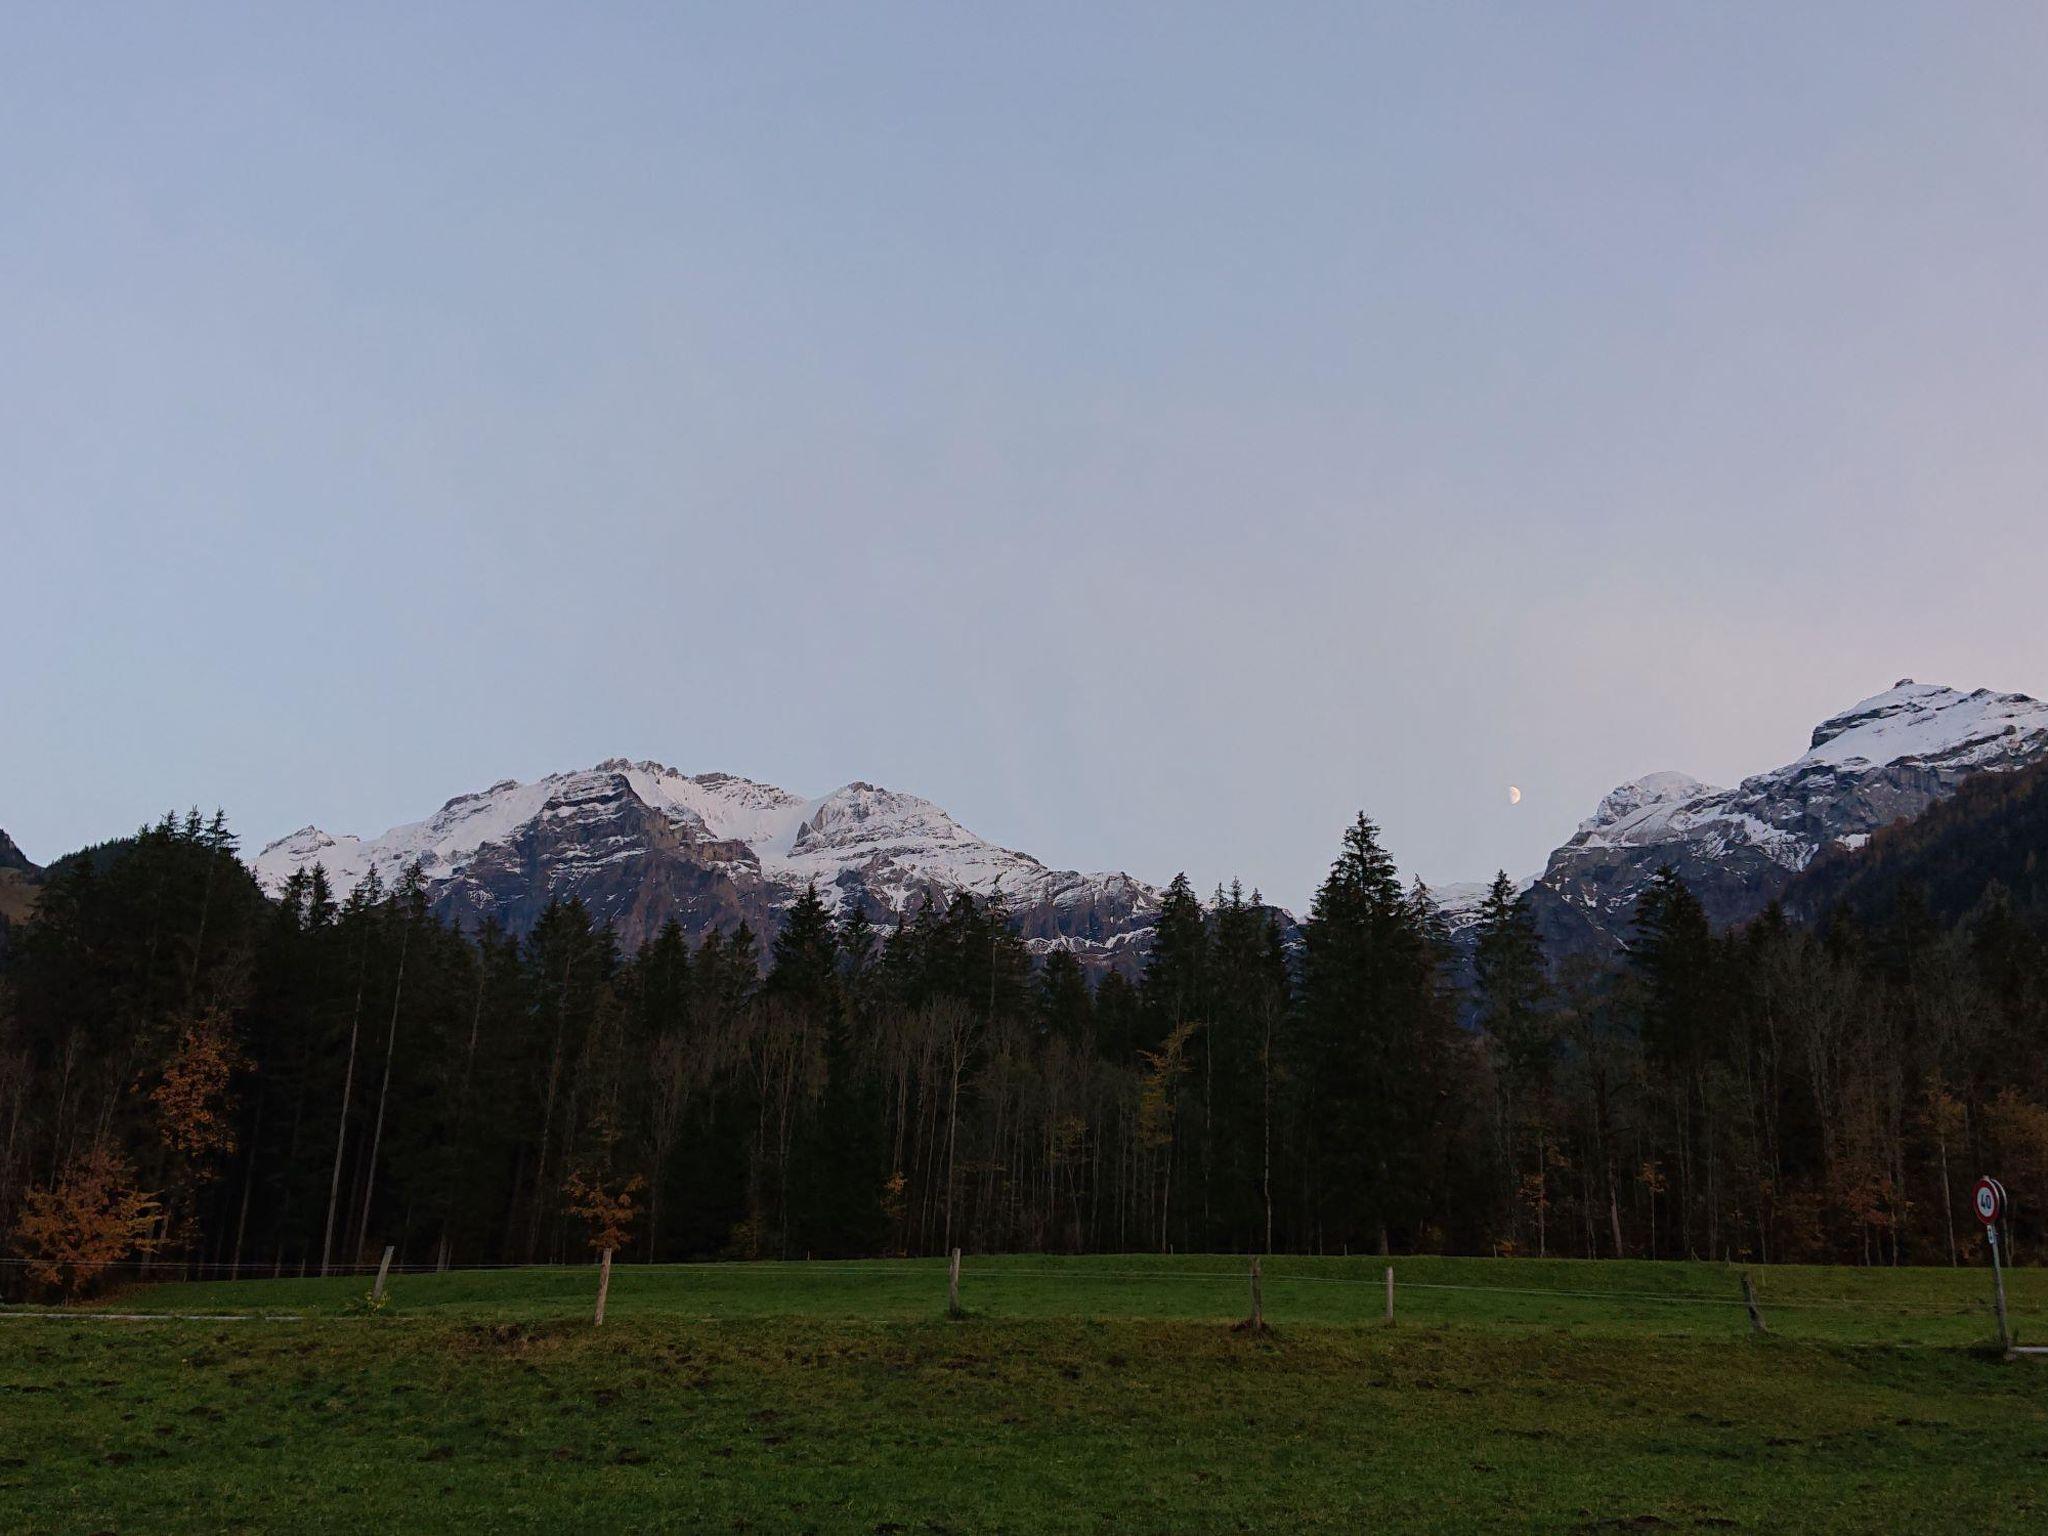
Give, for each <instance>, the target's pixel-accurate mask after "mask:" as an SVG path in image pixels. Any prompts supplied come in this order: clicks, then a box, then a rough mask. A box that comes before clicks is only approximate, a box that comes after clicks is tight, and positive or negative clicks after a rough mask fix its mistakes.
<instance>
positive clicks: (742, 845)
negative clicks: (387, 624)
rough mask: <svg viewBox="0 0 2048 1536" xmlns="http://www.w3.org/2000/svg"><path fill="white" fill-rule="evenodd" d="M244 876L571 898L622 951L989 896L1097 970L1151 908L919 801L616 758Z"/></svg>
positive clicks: (522, 917)
mask: <svg viewBox="0 0 2048 1536" xmlns="http://www.w3.org/2000/svg"><path fill="white" fill-rule="evenodd" d="M252 862H253V866H254V868H255V871H256V875H257V878H258V879H259V880H260V881H262V883H263V884H264V886H265V887H266V888H267V889H270V890H273V891H275V890H277V889H278V888H280V887H281V886H282V885H283V883H284V881H285V879H286V878H287V877H288V876H289V875H290V874H291V873H292V871H293V870H296V869H301V868H310V867H311V866H312V865H313V864H315V863H318V864H320V865H322V866H323V867H324V868H325V869H326V871H327V875H328V879H329V881H330V882H331V883H332V884H333V886H334V888H335V889H336V890H337V891H338V892H339V891H345V890H347V889H348V888H349V887H350V886H352V885H353V884H355V882H356V881H358V880H360V879H361V878H362V877H363V876H364V875H366V874H368V873H370V872H371V871H373V870H374V871H375V872H376V873H377V875H378V877H379V878H380V879H381V880H382V881H383V882H384V883H385V884H386V885H390V884H391V883H392V882H394V881H396V880H397V879H398V878H399V877H400V876H401V875H402V874H403V873H404V871H405V870H406V868H407V867H408V866H410V865H412V864H415V863H416V864H418V865H419V867H420V870H421V872H422V874H423V875H424V876H425V879H426V881H427V886H428V889H429V892H430V899H431V901H432V903H433V905H434V907H435V909H436V910H438V911H440V912H442V913H443V914H445V915H450V916H454V917H457V918H459V919H461V920H463V921H465V922H472V923H473V922H478V921H481V920H483V919H485V918H495V919H497V920H498V921H499V922H501V923H503V924H505V925H506V926H508V927H511V928H515V929H523V928H525V927H527V926H528V925H530V924H531V923H532V922H533V921H534V919H535V918H537V917H538V916H539V915H540V913H541V911H542V910H543V909H544V908H545V907H546V906H547V904H548V902H549V901H550V900H552V899H555V898H563V899H566V898H568V897H571V896H575V897H579V898H581V900H582V901H583V903H584V905H585V906H587V907H588V908H589V909H590V911H591V913H592V915H593V916H594V917H595V918H597V919H598V920H599V921H600V922H606V921H608V922H610V923H612V924H613V925H614V927H615V928H616V929H617V930H618V932H619V936H620V939H621V941H622V942H624V943H625V944H627V945H628V946H630V945H633V944H636V943H638V942H639V941H640V940H641V939H643V938H645V937H647V936H649V935H651V934H652V933H654V932H655V931H657V930H658V929H659V928H660V927H661V925H662V924H663V923H664V922H666V921H667V920H668V919H669V918H671V917H674V918H675V919H677V920H678V921H679V922H681V923H682V925H683V927H684V928H685V930H686V931H688V932H689V933H690V934H691V936H692V937H693V938H694V937H697V936H699V935H701V934H703V933H704V932H706V931H708V930H710V929H712V928H714V927H716V928H730V927H732V926H733V925H735V924H737V923H738V922H739V921H740V920H741V919H745V920H746V921H748V922H750V923H751V924H752V925H753V926H754V928H755V929H756V931H757V932H761V933H763V934H767V933H770V932H772V931H773V930H774V928H775V927H776V926H777V924H778V922H779V921H780V917H781V914H782V912H783V911H784V910H785V909H786V908H787V907H788V905H789V904H790V902H792V901H794V900H795V899H796V897H797V896H798V895H799V894H800V893H801V892H802V891H803V889H804V888H805V887H806V886H807V885H815V886H816V887H817V890H818V894H819V895H820V896H821V897H822V898H823V899H824V900H825V902H826V903H827V905H828V906H831V907H833V908H835V909H836V908H839V907H842V906H845V905H847V904H850V903H859V904H861V905H863V906H864V907H866V909H867V911H868V913H869V915H870V916H871V917H874V918H875V919H876V920H877V921H879V922H887V921H891V920H893V919H894V918H895V917H896V916H897V915H898V914H902V913H910V912H914V911H915V910H916V909H917V908H918V906H919V905H920V904H921V903H922V902H923V901H924V900H925V899H926V898H927V897H929V898H931V899H932V900H933V901H935V902H940V903H943V902H945V901H946V900H948V899H950V898H951V897H952V896H953V895H954V894H955V893H956V892H961V891H965V892H969V893H971V894H973V895H975V896H978V897H989V896H992V895H997V894H1000V896H1001V897H1002V899H1003V901H1004V902H1005V903H1006V904H1007V905H1008V907H1009V908H1010V911H1011V913H1012V915H1013V916H1014V917H1015V919H1016V921H1017V924H1018V927H1019V929H1020V931H1021V932H1022V933H1023V935H1024V937H1025V939H1026V941H1027V942H1028V943H1029V944H1030V945H1031V946H1032V947H1033V948H1034V949H1037V950H1041V951H1043V950H1047V949H1053V948H1062V947H1064V948H1071V949H1073V950H1075V951H1076V952H1077V953H1079V954H1081V955H1082V956H1083V957H1084V958H1086V959H1089V960H1091V961H1093V962H1096V963H1106V962H1108V961H1111V960H1113V959H1115V958H1116V957H1117V956H1118V955H1119V954H1120V953H1122V952H1125V951H1127V950H1129V948H1130V946H1131V945H1132V944H1133V943H1134V942H1136V941H1138V940H1140V939H1141V937H1142V935H1143V934H1144V933H1146V932H1147V931H1149V929H1150V927H1151V924H1152V922H1153V920H1154V918H1155V916H1156V914H1157V908H1158V896H1159V893H1158V892H1157V891H1156V890H1154V889H1153V888H1152V887H1151V886H1149V885H1146V884H1144V883H1143V882H1141V881H1138V880H1134V879H1132V878H1131V877H1130V876H1128V875H1124V874H1081V873H1077V872H1075V871H1071V870H1055V869H1049V868H1047V867H1046V866H1045V865H1044V864H1041V863H1040V862H1039V861H1038V860H1037V859H1034V858H1032V857H1031V856H1030V855H1028V854H1023V853H1017V852H1014V851H1012V850H1010V849H1007V848H1001V847H998V846H997V845H996V844H994V843H991V842H988V841H986V840H985V839H983V838H980V837H977V836H975V835H974V834H973V833H972V832H970V831H968V830H967V829H966V828H965V827H963V826H961V825H960V823H959V822H957V821H955V820H954V819H953V818H952V817H951V816H949V815H948V814H947V813H946V812H945V811H944V810H942V809H941V808H940V807H938V806H936V805H934V804H933V803H932V802H931V801H929V800H924V799H920V798H919V797H917V796H916V795H907V794H901V793H898V792H896V791H894V790H887V789H881V788H878V787H877V786H875V785H873V784H863V783H853V784H848V785H845V786H844V787H842V788H840V789H836V790H834V791H833V792H832V793H831V794H829V795H825V796H822V797H820V798H817V799H806V798H804V797H802V796H800V795H794V794H791V793H790V792H789V791H787V790H782V789H777V788H775V787H774V786H773V785H769V784H757V783H755V782H753V781H752V780H750V779H742V778H738V777H735V776H734V775H732V774H725V773H705V774H696V775H686V774H683V773H679V772H677V771H676V770H675V769H673V768H668V767H664V766H663V765H662V764H660V763H651V762H629V761H627V760H625V759H623V758H616V759H613V760H611V761H609V762H604V763H600V764H598V765H597V766H596V767H595V768H590V769H582V770H578V771H574V772H569V773H558V774H551V775H549V776H548V777H546V778H543V779H537V780H535V781H534V782H533V783H531V784H521V783H519V782H517V781H516V780H512V779H506V780H504V781H502V782H500V783H497V784H494V785H492V786H491V787H490V788H489V789H486V790H483V791H481V792H479V793H476V794H470V795H458V796H457V797H456V798H455V799H453V800H450V801H449V802H448V803H447V804H446V805H444V806H442V807H441V809H440V810H438V811H436V812H435V813H434V814H433V815H432V816H430V817H428V818H427V819H426V820H424V821H419V822H413V823H410V824H408V825H406V826H400V827H393V828H392V829H391V830H390V831H388V832H386V833H384V834H383V835H382V836H380V837H376V838H371V839H368V840H365V839H362V838H358V837H352V836H335V835H332V834H330V833H327V832H323V831H321V830H320V829H318V828H317V827H306V828H303V829H302V830H300V831H298V832H294V833H292V834H291V835H290V836H289V837H285V838H280V839H279V840H278V841H277V842H274V843H272V844H270V845H269V846H268V847H266V848H265V849H264V850H263V851H262V852H261V853H259V854H258V855H257V856H256V857H255V859H254V860H253V861H252Z"/></svg>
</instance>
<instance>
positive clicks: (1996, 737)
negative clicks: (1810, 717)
mask: <svg viewBox="0 0 2048 1536" xmlns="http://www.w3.org/2000/svg"><path fill="white" fill-rule="evenodd" d="M2032 736H2048V705H2044V704H2042V703H2041V702H2040V701H2039V700H2037V699H2032V698H2029V697H2028V696H2027V695H2025V694H2023V693H1994V692H1993V691H1992V690H1990V689H1989V688H1979V689H1977V690H1976V691H1975V692H1973V693H1964V692H1963V691H1962V690H1961V689H1957V688H1950V687H1947V686H1945V685H1943V684H1939V683H1916V682H1914V681H1913V680H1912V679H1911V678H1901V679H1900V680H1899V681H1898V682H1897V683H1895V684H1893V685H1892V686H1891V687H1890V688H1887V689H1886V690H1885V691H1884V692H1883V693H1877V694H1872V695H1871V696H1870V697H1869V698H1867V699H1863V700H1861V701H1859V702H1858V703H1855V704H1852V705H1851V706H1850V707H1849V708H1847V709H1845V710H1843V711H1841V713H1839V714H1835V715H1830V716H1829V717H1828V718H1827V719H1825V720H1823V721H1822V722H1821V723H1820V724H1819V725H1817V726H1815V727H1814V729H1813V739H1812V742H1811V743H1810V744H1809V745H1808V747H1807V750H1806V756H1805V758H1804V759H1802V761H1805V762H1809V763H1821V764H1829V765H1844V764H1849V763H1855V762H1862V763H1872V764H1885V763H1896V762H1903V761H1906V760H1908V759H1915V760H1923V761H1925V760H1939V761H1955V760H1959V759H1961V758H1966V757H1974V758H1977V759H1982V760H1989V759H1991V758H1996V757H2000V756H2004V755H2007V751H2008V746H2009V742H2008V741H2007V739H2008V738H2012V737H2032Z"/></svg>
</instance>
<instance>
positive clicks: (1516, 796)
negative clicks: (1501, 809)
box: [1508, 784, 1522, 805]
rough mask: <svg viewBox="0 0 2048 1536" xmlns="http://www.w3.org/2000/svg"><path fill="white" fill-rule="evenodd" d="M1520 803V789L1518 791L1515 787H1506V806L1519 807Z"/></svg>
mask: <svg viewBox="0 0 2048 1536" xmlns="http://www.w3.org/2000/svg"><path fill="white" fill-rule="evenodd" d="M1521 803H1522V791H1521V789H1520V788H1519V787H1517V786H1516V785H1513V784H1510V785H1509V786H1508V804H1509V805H1520V804H1521Z"/></svg>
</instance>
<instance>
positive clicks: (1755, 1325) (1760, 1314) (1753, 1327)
mask: <svg viewBox="0 0 2048 1536" xmlns="http://www.w3.org/2000/svg"><path fill="white" fill-rule="evenodd" d="M1742 1304H1743V1305H1744V1306H1745V1307H1747V1308H1749V1331H1750V1332H1751V1333H1769V1332H1770V1331H1771V1330H1770V1329H1768V1328H1766V1327H1765V1326H1764V1309H1763V1308H1762V1307H1761V1306H1759V1305H1758V1304H1757V1299H1756V1287H1755V1286H1754V1285H1751V1284H1750V1282H1749V1271H1748V1270H1746V1269H1745V1270H1744V1271H1743V1272H1742Z"/></svg>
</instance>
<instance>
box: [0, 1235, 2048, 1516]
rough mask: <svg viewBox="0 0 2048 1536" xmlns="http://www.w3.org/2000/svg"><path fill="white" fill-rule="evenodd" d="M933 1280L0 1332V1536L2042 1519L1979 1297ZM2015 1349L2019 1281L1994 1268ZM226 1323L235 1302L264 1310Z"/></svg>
mask: <svg viewBox="0 0 2048 1536" xmlns="http://www.w3.org/2000/svg"><path fill="white" fill-rule="evenodd" d="M1265 1268H1266V1281H1265V1294H1266V1314H1267V1318H1268V1320H1269V1322H1271V1323H1272V1324H1273V1325H1274V1326H1273V1329H1272V1331H1271V1332H1270V1333H1268V1334H1266V1335H1262V1336H1254V1335H1250V1334H1247V1333H1242V1332H1233V1331H1232V1330H1231V1329H1230V1328H1229V1326H1228V1323H1229V1322H1230V1321H1231V1320H1233V1319H1235V1318H1238V1317H1241V1316H1242V1315H1243V1314H1244V1311H1245V1306H1246V1283H1245V1273H1244V1265H1243V1262H1242V1261H1239V1260H1234V1259H1226V1258H1219V1257H1188V1258H1171V1259H1164V1258H1136V1257H1129V1256H1123V1257H1102V1258H1091V1259H1035V1258H1034V1259H1026V1258H985V1259H973V1258H970V1259H969V1260H968V1262H967V1266H966V1271H965V1280H964V1286H963V1301H964V1302H965V1304H966V1306H967V1308H968V1311H969V1316H968V1317H967V1318H965V1319H963V1320H959V1321H948V1320H946V1319H945V1318H944V1317H943V1316H942V1315H941V1314H942V1312H943V1305H944V1297H945V1282H944V1271H943V1266H941V1265H939V1264H937V1263H925V1262H914V1263H901V1262H881V1263H874V1264H811V1265H803V1264H792V1265H733V1266H718V1265H707V1266H686V1267H675V1268H648V1267H635V1266H631V1265H621V1266H620V1267H619V1269H618V1270H617V1272H616V1275H615V1279H614V1282H613V1287H612V1295H611V1302H610V1314H609V1317H608V1319H607V1322H606V1324H605V1326H604V1328H603V1329H601V1330H599V1329H595V1328H592V1327H591V1326H590V1323H589V1306H590V1303H591V1301H592V1300H593V1298H594V1294H595V1277H594V1274H593V1272H592V1271H590V1270H582V1269H579V1270H524V1271H505V1272H495V1273H493V1272H477V1273H455V1274H448V1275H439V1276H435V1275H401V1276H395V1277H394V1278H393V1281H392V1301H391V1304H390V1306H389V1307H388V1308H387V1309H386V1310H385V1311H384V1312H383V1313H381V1314H379V1315H375V1316H365V1315H362V1312H361V1309H360V1308H361V1301H362V1298H363V1296H364V1293H365V1292H366V1291H367V1289H368V1282H367V1281H366V1280H363V1279H360V1278H358V1279H348V1280H335V1281H324V1282H323V1281H298V1280H282V1281H247V1282H240V1283H233V1284H206V1285H160V1286H152V1287H149V1288H147V1289H135V1290H131V1291H129V1292H128V1293H126V1294H124V1295H121V1296H118V1297H114V1298H111V1299H110V1300H109V1301H108V1302H107V1303H103V1304H102V1311H108V1312H111V1311H116V1310H126V1311H131V1312H142V1311H146V1312H149V1313H152V1314H160V1313H167V1312H169V1313H177V1312H190V1313H202V1312H203V1313H208V1314H232V1315H236V1316H237V1317H246V1318H248V1319H249V1320H237V1321H216V1320H212V1319H211V1318H199V1317H182V1318H179V1317H174V1318H159V1319H156V1320H144V1321H125V1320H122V1321H117V1320H114V1319H113V1318H112V1317H111V1316H86V1315H67V1316H63V1317H56V1318H51V1317H30V1316H12V1317H0V1530H4V1531H7V1532H28V1531H37V1532H40V1531H50V1532H57V1531H65V1532H69V1531H79V1532H88V1531H109V1530H111V1531H183V1530H190V1531H214V1530H269V1529H280V1528H286V1527H289V1528H293V1529H298V1530H327V1529H335V1530H341V1529H349V1530H357V1531H360V1530H365V1529H368V1530H384V1529H405V1530H503V1531H523V1530H560V1529H570V1528H574V1529H578V1530H650V1529H670V1530H720V1531H725V1530H742V1531H806V1530H815V1531H861V1532H920V1531H921V1532H948V1531H951V1532H968V1531H1056V1530H1057V1531H1064V1530H1079V1531H1112V1530H1113V1531H1158V1532H1181V1531H1261V1530H1284V1529H1323V1530H1331V1531H1360V1530H1372V1529H1382V1530H1384V1529H1398V1530H1421V1531H1462V1530H1485V1529H1503V1528H1507V1529H1536V1530H1552V1531H1594V1530H1632V1529H1673V1530H1685V1529H1742V1530H1787V1531H1818V1530H1856V1531H1880V1530H1898V1529H1910V1528H1915V1527H1920V1526H1934V1525H1936V1524H1940V1525H1943V1526H1947V1527H1956V1526H1961V1527H1964V1528H1969V1529H1981V1530H1996V1529H2006V1530H2039V1529H2044V1528H2048V1359H2044V1360H2038V1361H2035V1360H2028V1361H2020V1362H2014V1363H2005V1362H2001V1361H1998V1360H1996V1359H1993V1358H1990V1357H1988V1356H1987V1354H1986V1353H1985V1352H1983V1351H1982V1350H1981V1348H1979V1347H1978V1346H1981V1345H1982V1344H1984V1343H1985V1342H1986V1341H1988V1339H1989V1338H1990V1336H1991V1332H1992V1324H1991V1320H1990V1315H1989V1308H1988V1304H1987V1303H1988V1292H1989V1284H1988V1278H1989V1277H1988V1276H1987V1275H1985V1274H1983V1273H1982V1272H1980V1271H1973V1270H1966V1271H1960V1272H1958V1271H1951V1270H1945V1269H1944V1270H1848V1269H1793V1268H1783V1269H1769V1270H1757V1271H1754V1272H1753V1273H1755V1274H1756V1276H1757V1279H1758V1282H1759V1290H1760V1292H1761V1294H1762V1297H1763V1302H1764V1306H1765V1308H1766V1312H1767V1315H1768V1317H1769V1321H1770V1324H1771V1328H1772V1334H1771V1336H1770V1337H1768V1338H1763V1339H1754V1338H1752V1337H1750V1336H1749V1332H1748V1321H1747V1317H1746V1315H1745V1313H1744V1311H1743V1308H1742V1306H1741V1304H1740V1300H1739V1297H1740V1290H1739V1283H1738V1279H1737V1275H1736V1273H1735V1272H1734V1271H1732V1270H1729V1269H1727V1268H1725V1267H1723V1266H1720V1265H1703V1264H1701V1265H1686V1264H1597V1265H1595V1264H1579V1263H1569V1262H1549V1263H1545V1262H1538V1261H1527V1260H1522V1261H1487V1260H1449V1259H1441V1260H1431V1259H1411V1260H1397V1261H1395V1268H1396V1270H1397V1274H1398V1310H1399V1321H1398V1323H1397V1325H1396V1326H1395V1327H1394V1328H1392V1329H1389V1328H1387V1327H1385V1326H1384V1324H1383V1322H1382V1316H1381V1314H1382V1308H1383V1305H1384V1291H1383V1289H1382V1285H1381V1274H1382V1261H1378V1260H1335V1259H1326V1260H1315V1259H1286V1258H1277V1259H1273V1260H1269V1261H1267V1263H1266V1266H1265ZM2010 1290H2011V1296H2012V1303H2013V1311H2014V1315H2015V1320H2016V1322H2017V1323H2018V1325H2019V1326H2020V1328H2021V1330H2022V1332H2023V1333H2025V1332H2026V1331H2027V1327H2028V1324H2029V1322H2030V1321H2032V1322H2034V1325H2035V1328H2036V1329H2037V1330H2038V1332H2039V1333H2040V1334H2041V1335H2043V1336H2044V1337H2048V1272H2043V1271H2022V1272H2020V1273H2019V1274H2017V1275H2015V1276H2013V1277H2012V1283H2011V1286H2010ZM266 1314H267V1315H266Z"/></svg>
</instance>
